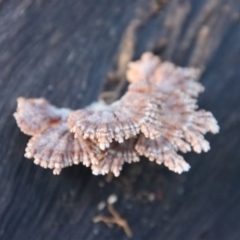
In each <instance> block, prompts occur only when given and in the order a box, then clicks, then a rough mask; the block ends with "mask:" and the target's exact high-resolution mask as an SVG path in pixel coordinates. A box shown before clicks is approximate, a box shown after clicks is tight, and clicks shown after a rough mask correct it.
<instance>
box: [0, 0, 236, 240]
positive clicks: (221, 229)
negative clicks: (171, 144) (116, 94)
mask: <svg viewBox="0 0 240 240" xmlns="http://www.w3.org/2000/svg"><path fill="white" fill-rule="evenodd" d="M150 5H151V3H150V2H149V1H147V0H132V1H128V0H99V1H94V0H89V1H82V0H81V1H80V0H68V1H56V0H50V1H44V0H36V1H33V0H22V1H18V0H11V1H10V0H3V1H0V113H1V114H0V116H1V117H0V149H1V151H0V239H3V240H10V239H11V240H14V239H16V240H19V239H23V240H25V239H34V240H35V239H37V240H43V239H44V240H48V239H49V240H55V239H58V240H68V239H69V240H75V239H84V240H87V239H88V240H90V239H99V240H105V239H127V237H126V236H125V235H124V232H123V231H122V230H120V229H118V228H117V227H115V226H114V227H113V228H108V227H107V226H105V225H104V224H103V223H98V224H93V223H92V218H93V217H94V216H95V215H97V214H99V212H98V210H97V205H98V203H99V202H101V201H106V199H107V198H108V196H109V195H110V194H116V195H117V196H118V202H117V203H116V204H115V207H116V209H117V210H118V211H119V212H120V214H121V215H122V216H123V217H125V218H126V219H127V220H128V222H129V225H130V226H131V228H132V230H133V234H134V236H133V238H132V239H135V240H143V239H144V240H145V239H151V240H155V239H156V240H159V239H164V240H215V239H219V240H229V239H230V240H238V239H240V229H239V225H240V190H239V186H240V174H239V173H240V152H239V147H240V67H239V66H240V17H239V14H240V2H239V1H238V0H231V1H229V0H203V1H194V0H169V1H168V3H167V4H166V5H165V6H164V8H163V10H160V11H157V12H156V14H155V15H152V16H151V17H149V18H147V17H145V16H146V14H147V13H149V11H150ZM144 14H145V15H144ZM136 19H140V20H141V25H140V26H139V27H138V28H137V29H136V32H135V33H134V34H135V35H134V36H135V39H136V41H135V44H134V46H133V47H134V48H133V49H132V56H133V58H134V59H136V58H138V57H139V56H140V55H141V53H142V52H144V51H146V50H152V51H154V52H156V53H158V54H160V55H161V56H162V57H163V59H167V60H171V61H173V62H175V63H177V64H179V65H181V66H187V65H194V66H198V67H201V68H202V69H204V73H203V76H202V78H201V79H200V81H201V82H202V83H203V84H204V86H205V87H206V91H205V92H204V93H203V94H202V95H201V97H200V107H203V108H205V109H207V110H210V111H212V112H213V113H214V115H215V116H216V118H217V119H218V120H219V124H220V127H221V132H220V134H218V135H216V136H210V135H209V136H208V137H207V138H208V139H209V140H210V143H211V148H212V149H211V151H210V152H208V153H206V154H201V155H197V154H188V155H187V156H186V159H187V161H188V162H189V163H190V164H191V166H192V168H191V170H190V172H188V173H185V174H183V175H177V174H175V173H171V172H169V171H168V170H166V169H165V168H163V167H161V166H157V165H156V164H154V163H150V162H148V161H146V160H145V159H143V160H142V161H141V162H140V163H137V164H132V165H126V166H125V167H124V170H123V173H122V175H121V176H120V177H119V178H116V179H113V180H112V181H111V182H110V183H108V182H106V181H105V177H101V176H100V177H96V176H93V175H91V171H90V170H89V169H87V168H85V167H84V166H74V167H71V168H68V169H66V170H64V171H63V172H62V174H61V175H60V176H53V175H52V172H51V171H50V170H44V169H41V168H40V167H38V166H35V165H34V164H33V162H32V161H30V160H26V159H25V158H24V157H23V154H24V149H25V146H26V143H27V141H28V137H26V136H25V135H23V134H22V133H21V132H20V131H19V129H18V128H17V126H16V123H15V121H14V119H13V117H12V114H13V112H14V111H15V108H16V98H17V97H18V96H24V97H42V96H43V97H46V98H47V99H49V100H50V101H51V102H52V103H53V104H55V105H57V106H62V107H70V108H78V107H82V106H85V105H87V104H88V103H90V102H92V101H93V100H96V99H97V97H98V95H99V93H100V92H101V91H102V88H103V83H104V81H105V78H106V76H107V74H108V73H109V72H110V71H115V70H116V68H117V69H118V68H119V65H118V64H117V65H116V64H115V63H117V60H116V59H118V58H117V56H119V49H120V50H121V51H122V48H119V46H120V45H121V39H122V38H123V36H124V33H125V30H126V29H127V27H128V26H129V24H130V23H131V22H132V21H133V20H136ZM149 194H152V196H155V199H154V200H153V199H152V198H150V199H149V198H148V196H149ZM102 213H104V214H106V215H107V214H108V212H107V210H106V209H104V210H103V212H102Z"/></svg>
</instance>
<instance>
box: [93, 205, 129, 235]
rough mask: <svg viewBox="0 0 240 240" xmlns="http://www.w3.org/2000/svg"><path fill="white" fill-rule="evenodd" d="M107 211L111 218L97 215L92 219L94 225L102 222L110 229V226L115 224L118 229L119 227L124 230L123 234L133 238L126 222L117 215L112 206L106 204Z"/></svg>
mask: <svg viewBox="0 0 240 240" xmlns="http://www.w3.org/2000/svg"><path fill="white" fill-rule="evenodd" d="M108 211H109V212H110V213H111V214H112V216H113V217H106V216H103V215H98V216H96V217H94V218H93V222H94V223H98V222H104V223H105V224H107V226H108V227H111V224H117V225H118V226H119V227H121V228H122V229H123V230H124V232H125V234H126V235H127V236H128V237H129V238H130V237H132V236H133V234H132V230H131V228H130V226H129V225H128V222H127V221H126V220H125V219H123V218H122V217H121V216H120V215H119V213H118V212H117V210H116V209H115V208H114V207H113V205H112V204H108Z"/></svg>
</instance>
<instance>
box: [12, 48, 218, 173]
mask: <svg viewBox="0 0 240 240" xmlns="http://www.w3.org/2000/svg"><path fill="white" fill-rule="evenodd" d="M126 76H127V80H128V81H129V83H130V84H129V87H128V90H127V92H126V93H125V95H124V96H123V97H122V98H121V99H120V100H118V101H116V102H114V103H112V104H110V105H105V104H103V103H102V102H99V103H96V104H94V105H90V106H89V107H86V108H85V109H80V110H77V111H72V110H69V109H58V108H56V107H54V106H52V105H50V103H48V102H47V101H46V100H44V99H24V98H19V99H18V108H17V112H16V113H15V114H14V117H15V118H16V121H17V124H18V126H19V128H20V129H21V131H22V132H24V133H25V134H27V135H30V136H31V139H30V140H29V142H28V144H27V148H26V154H25V156H26V157H27V158H34V163H36V164H39V165H40V166H42V167H44V168H51V169H53V173H54V174H59V173H60V171H61V169H62V168H64V167H67V166H71V165H73V164H80V163H82V164H83V165H85V166H87V167H91V169H92V171H93V174H96V175H98V174H107V173H109V172H112V173H114V175H115V176H118V175H119V174H120V171H121V169H122V166H123V164H124V163H125V162H128V163H132V162H137V161H139V158H140V156H145V157H147V158H149V160H150V161H156V163H158V164H164V165H165V166H166V167H168V168H169V169H170V170H172V171H174V172H177V173H182V172H183V171H188V170H189V168H190V166H189V164H188V163H187V162H185V160H184V159H183V157H182V156H181V155H179V153H178V152H183V153H186V152H188V151H191V150H193V151H195V152H197V153H200V152H207V151H208V150H209V149H210V147H209V143H208V142H207V141H206V140H205V139H204V136H203V135H204V134H206V133H207V132H211V133H217V132H218V131H219V127H218V124H217V121H216V120H215V118H214V117H213V115H212V114H211V113H210V112H207V111H204V110H199V109H198V106H197V101H196V98H197V97H198V95H199V93H201V92H202V91H203V90H204V88H203V86H202V85H201V84H200V83H199V82H197V81H196V79H197V78H198V77H199V71H198V69H195V68H181V67H177V66H175V65H174V64H172V63H170V62H162V61H161V60H160V59H159V58H158V57H157V56H154V55H153V54H152V53H149V52H147V53H144V54H143V55H142V57H141V59H140V60H138V61H136V62H131V63H129V66H128V70H127V73H126Z"/></svg>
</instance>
